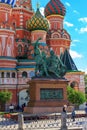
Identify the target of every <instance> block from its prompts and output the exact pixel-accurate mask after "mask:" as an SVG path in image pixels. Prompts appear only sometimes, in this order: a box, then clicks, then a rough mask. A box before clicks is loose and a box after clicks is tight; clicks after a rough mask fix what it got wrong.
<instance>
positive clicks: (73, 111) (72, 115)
mask: <svg viewBox="0 0 87 130" xmlns="http://www.w3.org/2000/svg"><path fill="white" fill-rule="evenodd" d="M71 117H72V119H73V121H75V117H76V114H75V109H74V108H73V110H72V113H71Z"/></svg>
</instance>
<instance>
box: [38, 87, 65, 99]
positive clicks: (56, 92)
mask: <svg viewBox="0 0 87 130" xmlns="http://www.w3.org/2000/svg"><path fill="white" fill-rule="evenodd" d="M40 99H41V100H43V99H46V100H47V99H63V89H62V88H58V89H54V88H43V89H42V88H41V89H40Z"/></svg>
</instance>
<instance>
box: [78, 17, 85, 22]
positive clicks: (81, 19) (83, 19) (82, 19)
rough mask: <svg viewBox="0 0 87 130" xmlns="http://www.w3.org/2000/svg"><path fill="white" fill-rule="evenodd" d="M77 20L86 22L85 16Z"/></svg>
mask: <svg viewBox="0 0 87 130" xmlns="http://www.w3.org/2000/svg"><path fill="white" fill-rule="evenodd" d="M79 21H81V22H86V23H87V17H84V18H80V19H79Z"/></svg>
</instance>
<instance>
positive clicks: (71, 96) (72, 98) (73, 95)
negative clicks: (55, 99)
mask: <svg viewBox="0 0 87 130" xmlns="http://www.w3.org/2000/svg"><path fill="white" fill-rule="evenodd" d="M67 97H68V100H69V102H71V103H72V104H74V105H81V104H83V103H84V102H85V101H86V97H85V94H84V93H82V92H80V91H76V90H74V89H73V88H71V87H70V86H68V87H67Z"/></svg>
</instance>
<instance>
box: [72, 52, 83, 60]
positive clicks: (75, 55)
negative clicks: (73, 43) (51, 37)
mask: <svg viewBox="0 0 87 130" xmlns="http://www.w3.org/2000/svg"><path fill="white" fill-rule="evenodd" d="M70 54H71V56H72V58H82V57H83V56H82V55H81V54H79V53H77V52H76V51H72V50H70Z"/></svg>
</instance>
